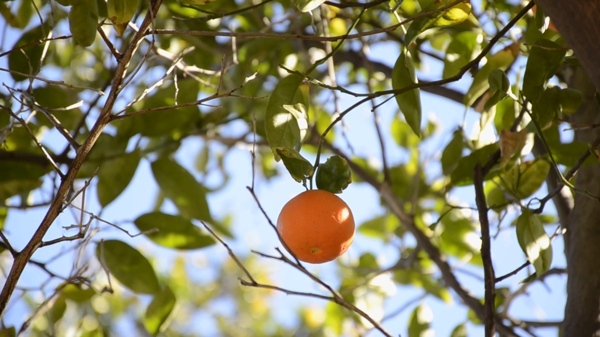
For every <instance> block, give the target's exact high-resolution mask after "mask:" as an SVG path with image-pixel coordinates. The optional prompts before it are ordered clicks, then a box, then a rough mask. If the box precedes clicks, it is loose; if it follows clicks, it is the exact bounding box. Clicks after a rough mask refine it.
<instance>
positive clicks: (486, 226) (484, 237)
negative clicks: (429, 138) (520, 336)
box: [473, 164, 496, 337]
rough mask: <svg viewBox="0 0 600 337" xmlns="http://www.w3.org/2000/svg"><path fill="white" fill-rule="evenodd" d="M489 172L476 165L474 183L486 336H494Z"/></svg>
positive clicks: (493, 275)
mask: <svg viewBox="0 0 600 337" xmlns="http://www.w3.org/2000/svg"><path fill="white" fill-rule="evenodd" d="M485 173H487V172H483V169H482V167H481V165H479V164H477V165H475V172H474V177H473V185H474V187H475V201H476V203H477V210H478V212H479V223H480V224H481V260H482V261H483V275H484V287H485V295H484V303H483V306H484V309H485V319H484V325H485V336H486V337H493V336H494V335H495V329H496V328H495V325H496V322H495V313H496V308H495V301H496V283H495V277H496V276H495V274H494V263H493V260H492V252H491V249H492V247H491V245H492V243H491V240H490V221H489V219H488V207H487V202H486V200H485V193H484V191H483V177H484V174H485Z"/></svg>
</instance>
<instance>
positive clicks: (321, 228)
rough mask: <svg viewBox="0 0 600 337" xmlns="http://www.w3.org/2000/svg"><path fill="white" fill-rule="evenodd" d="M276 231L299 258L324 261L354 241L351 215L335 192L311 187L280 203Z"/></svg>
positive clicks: (335, 255)
mask: <svg viewBox="0 0 600 337" xmlns="http://www.w3.org/2000/svg"><path fill="white" fill-rule="evenodd" d="M277 231H278V232H279V236H280V239H281V240H282V241H283V244H284V246H285V247H286V249H287V250H288V251H290V252H291V253H292V254H293V255H294V256H296V258H298V260H300V261H304V262H308V263H324V262H328V261H331V260H333V259H335V258H337V257H338V256H340V255H342V254H344V253H345V252H346V251H347V250H348V248H349V247H350V244H351V243H352V241H353V240H354V218H353V216H352V211H351V210H350V208H349V207H348V205H347V204H346V203H345V202H344V201H343V200H342V199H340V198H339V197H338V196H337V195H335V194H333V193H331V192H327V191H324V190H310V191H305V192H302V193H300V194H298V195H297V196H295V197H294V198H292V199H291V200H290V201H288V202H287V204H285V205H284V206H283V208H282V209H281V213H279V218H278V219H277Z"/></svg>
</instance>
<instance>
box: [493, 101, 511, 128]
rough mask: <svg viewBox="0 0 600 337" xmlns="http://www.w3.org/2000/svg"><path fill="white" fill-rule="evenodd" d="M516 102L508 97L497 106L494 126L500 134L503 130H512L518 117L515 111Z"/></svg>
mask: <svg viewBox="0 0 600 337" xmlns="http://www.w3.org/2000/svg"><path fill="white" fill-rule="evenodd" d="M515 104H517V103H515V101H514V100H513V99H512V98H510V97H506V98H504V99H503V100H500V102H498V103H497V104H496V109H495V110H496V114H495V115H494V126H495V127H496V131H497V132H498V133H500V132H502V131H503V130H510V128H511V126H512V125H513V124H514V122H515V119H516V117H517V114H516V111H517V110H516V109H515Z"/></svg>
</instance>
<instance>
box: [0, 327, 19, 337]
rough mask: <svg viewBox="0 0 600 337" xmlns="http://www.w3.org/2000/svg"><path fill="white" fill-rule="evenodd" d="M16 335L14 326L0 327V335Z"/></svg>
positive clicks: (9, 336)
mask: <svg viewBox="0 0 600 337" xmlns="http://www.w3.org/2000/svg"><path fill="white" fill-rule="evenodd" d="M16 335H17V330H16V329H15V327H14V326H11V327H4V326H2V327H0V337H15V336H16Z"/></svg>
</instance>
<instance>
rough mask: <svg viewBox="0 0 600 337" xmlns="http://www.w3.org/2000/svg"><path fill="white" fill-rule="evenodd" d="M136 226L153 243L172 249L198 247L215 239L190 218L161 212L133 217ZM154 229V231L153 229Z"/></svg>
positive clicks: (210, 243) (209, 243) (206, 244)
mask: <svg viewBox="0 0 600 337" xmlns="http://www.w3.org/2000/svg"><path fill="white" fill-rule="evenodd" d="M134 223H135V225H136V227H137V228H138V229H139V230H140V231H141V232H144V235H146V236H147V237H148V238H149V239H150V240H152V241H154V242H155V243H157V244H159V245H161V246H164V247H168V248H174V249H198V248H203V247H206V246H210V245H212V244H214V243H215V240H214V239H213V238H212V237H211V236H208V235H206V234H204V233H203V232H202V231H201V230H200V228H198V227H197V226H195V225H194V224H193V223H192V222H191V221H190V220H188V219H186V218H184V217H180V216H176V215H170V214H164V213H161V212H152V213H146V214H143V215H141V216H140V217H138V218H137V219H135V221H134ZM153 230H154V231H153Z"/></svg>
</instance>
